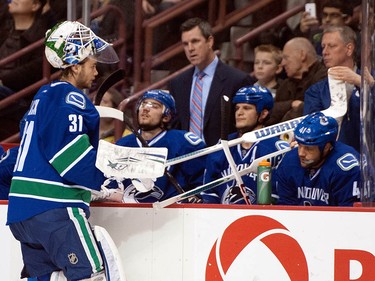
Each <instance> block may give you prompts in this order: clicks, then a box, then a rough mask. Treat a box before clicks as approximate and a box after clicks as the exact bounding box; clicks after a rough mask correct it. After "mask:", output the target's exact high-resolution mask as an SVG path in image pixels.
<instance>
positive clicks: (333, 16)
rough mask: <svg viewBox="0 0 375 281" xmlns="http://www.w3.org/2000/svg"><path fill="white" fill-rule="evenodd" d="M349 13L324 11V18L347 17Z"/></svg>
mask: <svg viewBox="0 0 375 281" xmlns="http://www.w3.org/2000/svg"><path fill="white" fill-rule="evenodd" d="M347 16H348V15H347V14H342V13H323V19H326V18H331V19H339V18H345V17H347Z"/></svg>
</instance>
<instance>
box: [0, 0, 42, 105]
mask: <svg viewBox="0 0 375 281" xmlns="http://www.w3.org/2000/svg"><path fill="white" fill-rule="evenodd" d="M45 3H46V0H23V1H18V2H15V1H11V2H10V3H9V5H8V7H9V13H10V15H11V16H12V22H11V23H10V26H11V28H10V29H9V30H8V33H7V34H6V35H5V37H3V38H2V39H0V40H3V41H2V42H1V45H0V58H6V57H7V56H9V55H11V54H13V53H15V52H17V51H19V50H21V49H22V48H24V47H26V46H28V45H30V44H31V43H33V42H35V41H37V40H39V39H42V38H43V36H44V34H45V32H46V30H47V25H46V23H45V22H43V20H42V19H43V18H42V17H40V14H41V12H42V9H43V6H44V4H45ZM5 24H7V23H5ZM41 53H42V51H41V49H37V50H36V51H34V52H31V53H29V54H28V55H26V56H23V57H21V58H20V59H18V60H16V61H13V62H11V63H8V64H7V65H6V66H3V67H2V68H1V69H0V80H1V83H2V87H1V88H0V89H1V91H0V94H1V98H5V97H7V96H9V95H10V94H11V93H13V92H15V91H19V90H21V89H23V88H25V87H26V86H28V85H30V84H32V83H33V82H36V81H38V80H39V79H40V78H41V77H42V70H41V68H40V65H41V61H42V60H41ZM20 77H22V79H20Z"/></svg>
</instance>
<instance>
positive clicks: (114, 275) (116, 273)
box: [93, 225, 126, 281]
mask: <svg viewBox="0 0 375 281" xmlns="http://www.w3.org/2000/svg"><path fill="white" fill-rule="evenodd" d="M93 230H94V234H95V237H96V240H97V242H98V245H99V247H100V249H101V252H102V254H103V261H104V267H105V272H106V277H107V280H110V281H126V277H125V270H124V268H123V265H122V261H121V257H120V254H119V252H118V249H117V247H116V245H115V242H113V240H112V238H111V236H110V235H109V233H108V232H107V230H106V229H105V228H103V227H101V226H98V225H94V227H93Z"/></svg>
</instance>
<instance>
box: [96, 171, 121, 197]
mask: <svg viewBox="0 0 375 281" xmlns="http://www.w3.org/2000/svg"><path fill="white" fill-rule="evenodd" d="M114 183H115V184H114ZM123 195H124V185H123V184H122V181H121V180H120V179H115V178H113V177H111V178H108V179H106V180H105V181H104V183H103V184H102V185H101V187H100V191H97V190H92V191H91V201H113V202H122V197H123Z"/></svg>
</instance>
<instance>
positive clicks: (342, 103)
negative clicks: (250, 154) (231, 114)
mask: <svg viewBox="0 0 375 281" xmlns="http://www.w3.org/2000/svg"><path fill="white" fill-rule="evenodd" d="M330 95H331V105H330V107H329V108H327V109H325V110H322V113H323V114H324V115H327V116H330V117H333V118H335V119H336V120H340V119H342V117H343V116H344V115H345V114H346V110H347V98H346V89H345V87H342V86H340V87H336V86H335V87H333V88H332V89H330ZM305 117H306V116H301V117H297V118H294V119H291V120H288V121H285V122H281V123H278V124H275V125H271V126H268V127H264V128H262V129H259V130H255V131H252V132H248V133H245V134H243V136H242V137H240V138H237V139H234V140H230V141H228V146H229V147H232V146H234V145H237V144H239V143H242V142H247V143H254V142H257V141H261V140H265V139H268V138H271V137H275V136H280V135H283V134H287V133H290V132H293V130H294V129H295V128H296V126H297V125H298V123H300V122H301V121H302V120H303V119H304V118H305ZM222 148H223V145H222V144H220V143H219V144H216V145H213V146H210V147H206V148H203V149H200V150H197V151H194V152H191V153H187V154H185V155H182V156H179V157H175V158H172V159H169V160H168V161H167V163H166V166H172V165H175V164H178V163H181V162H184V161H187V160H191V159H194V158H196V157H200V156H203V155H207V154H210V153H213V152H215V151H219V150H221V149H222Z"/></svg>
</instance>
